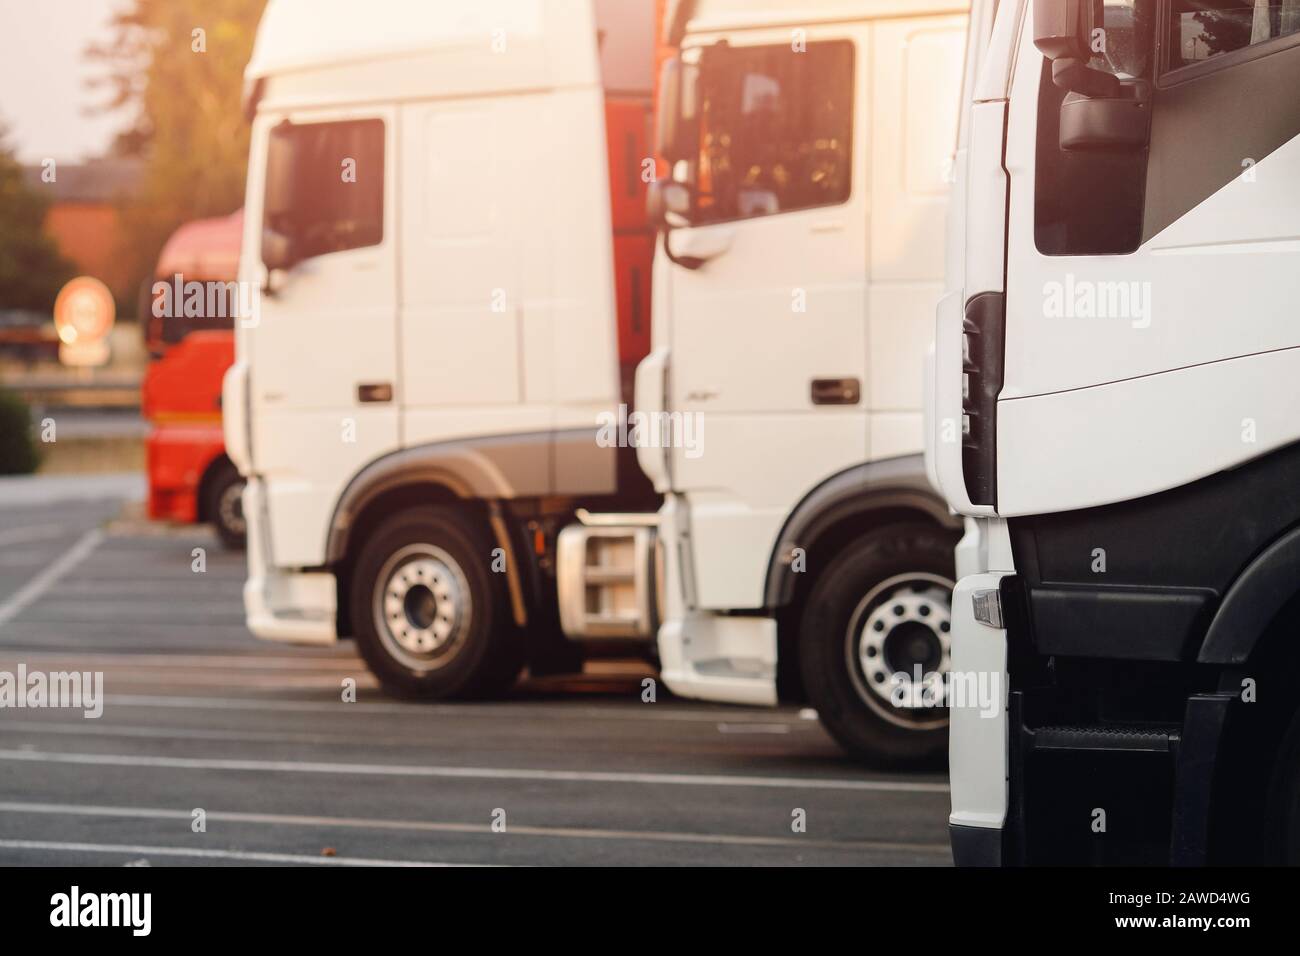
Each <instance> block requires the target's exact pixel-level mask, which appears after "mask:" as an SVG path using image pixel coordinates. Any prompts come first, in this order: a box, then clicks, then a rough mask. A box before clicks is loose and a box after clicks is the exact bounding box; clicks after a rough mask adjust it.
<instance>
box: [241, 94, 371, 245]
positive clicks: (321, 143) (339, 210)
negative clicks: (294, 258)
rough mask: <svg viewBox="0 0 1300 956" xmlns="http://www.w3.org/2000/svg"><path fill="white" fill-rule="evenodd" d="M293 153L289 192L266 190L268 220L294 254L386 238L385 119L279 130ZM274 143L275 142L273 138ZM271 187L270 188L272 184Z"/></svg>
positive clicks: (269, 224)
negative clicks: (290, 241) (289, 241)
mask: <svg viewBox="0 0 1300 956" xmlns="http://www.w3.org/2000/svg"><path fill="white" fill-rule="evenodd" d="M277 135H279V136H285V137H286V140H285V145H287V147H288V148H289V151H290V152H289V155H290V156H291V157H292V158H291V160H290V161H291V162H292V173H291V175H290V177H289V178H288V183H287V185H288V188H290V189H291V190H292V196H290V197H283V196H275V195H272V194H271V189H268V194H267V196H266V203H265V208H266V209H267V210H277V211H276V212H268V214H267V222H266V224H267V225H268V226H269V227H270V228H271V229H274V230H275V231H276V232H278V233H281V234H283V235H285V236H289V237H292V239H293V242H294V247H295V249H296V251H297V254H298V257H299V258H301V259H309V258H311V257H312V256H323V255H326V254H328V253H331V252H343V251H345V250H348V249H360V248H363V247H365V246H375V245H378V244H379V243H380V242H382V241H383V238H384V123H383V121H382V120H377V119H375V120H349V121H346V122H339V123H307V124H302V125H297V124H295V125H293V126H291V127H288V128H287V130H277ZM273 148H275V144H274V143H273ZM272 188H273V187H272Z"/></svg>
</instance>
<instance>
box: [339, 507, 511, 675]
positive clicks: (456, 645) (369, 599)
mask: <svg viewBox="0 0 1300 956" xmlns="http://www.w3.org/2000/svg"><path fill="white" fill-rule="evenodd" d="M491 561H492V544H491V542H490V540H489V539H488V538H487V537H486V536H485V535H484V534H483V533H482V532H480V531H479V529H478V528H476V527H475V526H474V524H472V523H471V522H469V521H467V520H465V519H464V518H462V517H461V516H460V515H459V514H458V513H457V512H456V511H453V510H452V509H450V508H413V509H410V510H408V511H403V512H401V513H399V514H395V515H393V516H392V517H390V518H389V519H388V520H386V521H384V522H383V523H382V524H380V525H379V526H378V527H377V528H376V529H375V531H374V532H373V533H372V534H370V536H369V539H368V540H367V541H366V542H365V544H364V545H363V546H362V548H361V552H360V555H359V556H358V558H357V562H356V566H355V570H354V572H353V575H352V628H353V634H354V635H355V637H356V642H357V649H358V651H360V653H361V656H362V657H363V658H364V659H365V661H366V664H367V665H368V666H369V667H370V670H371V671H372V672H373V673H374V675H375V677H376V678H378V680H379V683H380V685H381V686H382V687H383V688H384V690H385V691H387V692H388V693H390V694H393V695H395V696H399V697H414V698H424V699H449V698H458V697H459V698H465V697H476V696H484V695H489V694H493V693H496V692H499V691H501V690H503V689H504V688H506V687H508V686H509V685H510V684H512V683H513V682H514V680H515V678H516V677H517V676H518V674H519V669H520V658H519V654H518V646H519V641H518V635H517V633H516V630H517V629H516V628H515V625H514V622H513V621H512V620H511V619H510V615H509V610H508V606H507V603H506V602H507V594H506V585H505V579H504V575H501V574H493V573H491V571H490V570H489V567H490V564H491Z"/></svg>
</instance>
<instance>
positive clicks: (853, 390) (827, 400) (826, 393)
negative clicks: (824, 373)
mask: <svg viewBox="0 0 1300 956" xmlns="http://www.w3.org/2000/svg"><path fill="white" fill-rule="evenodd" d="M861 399H862V383H861V382H859V381H858V380H857V379H856V378H815V379H813V380H812V403H813V404H814V405H856V404H858V402H859V401H861Z"/></svg>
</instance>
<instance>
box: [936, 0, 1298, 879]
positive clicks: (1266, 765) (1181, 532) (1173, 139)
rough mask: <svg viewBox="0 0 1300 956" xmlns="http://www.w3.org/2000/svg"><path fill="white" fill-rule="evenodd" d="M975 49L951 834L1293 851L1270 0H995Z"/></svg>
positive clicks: (1278, 85) (992, 858)
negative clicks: (989, 25) (959, 695)
mask: <svg viewBox="0 0 1300 956" xmlns="http://www.w3.org/2000/svg"><path fill="white" fill-rule="evenodd" d="M976 59H977V60H978V61H979V68H978V77H977V78H975V79H974V80H973V82H972V83H971V84H970V85H969V86H968V89H967V95H966V97H965V100H966V104H967V105H966V107H965V121H964V122H963V124H962V129H963V132H962V138H961V144H962V148H961V150H960V151H959V161H958V164H957V168H958V181H959V185H958V187H957V192H956V195H957V196H958V197H959V200H958V203H957V206H956V209H955V214H954V217H953V244H954V248H955V250H956V251H957V255H955V256H954V257H953V260H952V268H951V269H950V272H949V275H948V279H947V286H948V290H949V291H948V295H947V296H946V297H945V299H944V300H943V302H942V304H941V306H940V308H939V312H938V319H937V326H936V349H935V355H934V367H933V371H932V376H933V379H932V380H933V394H932V396H931V401H932V406H931V415H930V418H929V426H928V437H927V452H928V455H929V463H930V465H931V467H932V471H933V473H934V476H935V478H936V480H937V481H938V482H939V484H940V485H941V487H942V489H943V491H944V494H945V496H946V497H947V499H948V501H949V502H950V503H951V504H952V506H953V507H954V508H955V509H956V510H957V511H959V512H960V513H962V514H963V515H965V516H968V521H969V524H968V527H969V531H968V533H967V535H966V537H965V538H964V539H963V542H962V545H961V546H960V548H959V554H958V565H959V567H960V569H961V573H962V577H961V580H960V581H959V583H958V585H957V589H956V592H955V595H954V600H953V614H952V620H953V636H952V642H953V651H952V662H953V671H952V681H953V683H954V684H957V683H958V682H964V683H966V684H967V685H968V686H973V685H975V684H980V685H982V686H984V687H986V688H987V689H988V690H989V691H990V693H988V694H976V695H975V699H969V700H967V701H966V702H965V704H963V705H958V704H957V703H956V702H954V705H953V707H952V710H951V713H952V734H951V773H952V816H951V818H950V823H951V826H950V830H951V834H952V844H953V852H954V857H955V858H956V860H957V862H958V863H966V864H998V863H1002V864H1010V865H1015V864H1034V863H1071V862H1073V863H1083V862H1093V863H1111V864H1114V863H1161V864H1175V865H1195V864H1207V863H1208V864H1221V863H1240V862H1247V861H1253V862H1289V863H1297V862H1300V716H1298V708H1300V691H1297V687H1298V686H1300V642H1297V641H1296V639H1295V635H1296V628H1297V626H1298V625H1300V619H1298V617H1297V615H1298V613H1300V530H1298V529H1300V481H1298V480H1297V479H1298V478H1300V419H1298V418H1297V416H1296V410H1297V409H1298V408H1300V326H1298V325H1297V323H1296V321H1295V314H1294V312H1295V309H1294V300H1293V299H1292V298H1291V295H1290V293H1291V292H1297V293H1300V273H1298V272H1297V270H1296V268H1295V254H1296V249H1297V246H1296V239H1295V224H1296V222H1297V221H1300V108H1297V105H1296V98H1295V96H1294V87H1295V84H1294V83H1293V82H1292V81H1293V80H1294V79H1296V78H1297V77H1300V3H1296V2H1294V0H1281V2H1276V0H1275V2H1255V0H1235V2H1234V0H1214V2H1205V0H1160V2H1156V0H1105V2H1104V3H1101V2H1093V0H1082V2H1078V0H1032V2H1031V0H1002V2H1001V3H1000V5H998V9H997V14H996V21H995V23H994V27H993V31H992V35H991V38H990V39H989V41H988V43H987V44H986V45H985V46H983V47H982V48H981V49H979V50H977V51H976ZM1288 290H1289V291H1288ZM954 426H955V427H954Z"/></svg>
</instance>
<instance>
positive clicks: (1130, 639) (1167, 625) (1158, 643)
mask: <svg viewBox="0 0 1300 956" xmlns="http://www.w3.org/2000/svg"><path fill="white" fill-rule="evenodd" d="M1214 598H1215V595H1214V592H1213V591H1207V590H1194V589H1189V590H1178V589H1174V588H1101V587H1093V588H1085V587H1075V588H1036V589H1034V590H1032V591H1031V592H1030V595H1029V605H1030V609H1031V611H1032V613H1033V617H1034V624H1035V627H1034V638H1035V640H1034V643H1035V647H1036V649H1037V651H1038V652H1039V653H1040V654H1049V655H1050V654H1056V655H1061V656H1064V657H1106V658H1114V659H1116V660H1139V661H1180V660H1183V659H1184V658H1185V657H1186V656H1187V650H1188V647H1189V646H1190V645H1191V644H1192V642H1193V641H1194V640H1195V639H1196V636H1197V635H1198V634H1200V633H1201V632H1202V630H1203V629H1204V627H1205V622H1206V621H1207V620H1209V608H1210V606H1211V604H1212V603H1213V601H1214Z"/></svg>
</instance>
